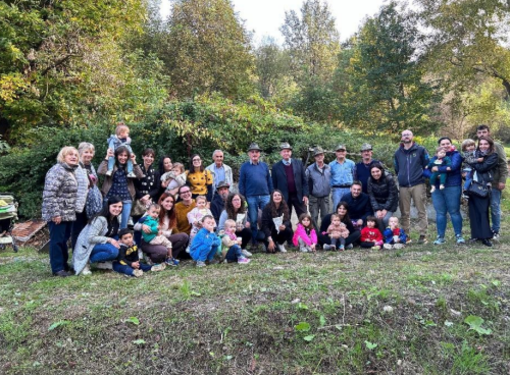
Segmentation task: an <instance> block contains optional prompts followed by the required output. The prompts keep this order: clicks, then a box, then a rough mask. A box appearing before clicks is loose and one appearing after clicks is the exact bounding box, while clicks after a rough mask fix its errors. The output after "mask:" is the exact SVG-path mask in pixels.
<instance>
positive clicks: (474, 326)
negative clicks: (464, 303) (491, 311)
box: [464, 315, 492, 336]
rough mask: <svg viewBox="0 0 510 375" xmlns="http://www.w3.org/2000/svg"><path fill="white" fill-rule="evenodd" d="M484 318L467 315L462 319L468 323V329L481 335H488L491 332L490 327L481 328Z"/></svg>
mask: <svg viewBox="0 0 510 375" xmlns="http://www.w3.org/2000/svg"><path fill="white" fill-rule="evenodd" d="M483 322H484V320H483V319H482V318H480V317H479V316H474V315H469V316H468V317H467V318H466V319H464V323H466V324H467V325H469V330H473V331H475V332H476V333H478V334H479V335H480V336H481V335H490V334H491V333H492V330H491V329H487V328H483V327H482V324H483Z"/></svg>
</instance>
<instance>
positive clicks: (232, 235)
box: [221, 219, 250, 264]
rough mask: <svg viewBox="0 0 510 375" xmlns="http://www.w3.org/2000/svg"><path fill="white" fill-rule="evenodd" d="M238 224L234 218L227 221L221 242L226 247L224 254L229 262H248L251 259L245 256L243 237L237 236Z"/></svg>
mask: <svg viewBox="0 0 510 375" xmlns="http://www.w3.org/2000/svg"><path fill="white" fill-rule="evenodd" d="M236 228H237V224H236V222H235V221H234V220H231V219H228V220H226V221H225V230H224V234H223V238H222V239H221V243H222V244H223V247H224V249H225V250H224V252H223V254H222V255H223V256H224V258H225V259H226V261H227V262H229V263H231V262H237V263H239V264H248V263H250V260H249V259H248V258H245V256H244V255H243V252H242V249H241V243H242V239H241V238H237V236H236Z"/></svg>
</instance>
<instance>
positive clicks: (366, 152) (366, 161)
mask: <svg viewBox="0 0 510 375" xmlns="http://www.w3.org/2000/svg"><path fill="white" fill-rule="evenodd" d="M372 154H373V152H372V145H371V144H370V143H363V145H361V161H360V162H359V163H356V169H355V173H354V179H355V180H358V181H360V182H361V187H362V188H363V193H365V194H366V193H367V192H368V191H367V185H368V178H369V177H370V166H371V165H372V163H374V162H378V160H375V159H372Z"/></svg>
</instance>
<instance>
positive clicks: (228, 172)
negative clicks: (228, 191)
mask: <svg viewBox="0 0 510 375" xmlns="http://www.w3.org/2000/svg"><path fill="white" fill-rule="evenodd" d="M212 158H213V160H214V163H212V164H211V165H209V166H208V167H207V168H206V169H207V170H208V171H210V172H211V173H212V175H213V178H214V182H213V194H214V193H215V192H216V190H217V189H218V185H219V184H220V182H222V181H224V182H226V183H227V184H228V185H229V186H232V185H233V184H234V178H233V176H232V168H230V167H229V166H228V165H226V164H223V151H221V150H214V152H213V155H212Z"/></svg>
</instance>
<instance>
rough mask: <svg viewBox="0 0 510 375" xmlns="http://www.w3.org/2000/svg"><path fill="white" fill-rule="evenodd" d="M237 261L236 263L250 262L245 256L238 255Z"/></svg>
mask: <svg viewBox="0 0 510 375" xmlns="http://www.w3.org/2000/svg"><path fill="white" fill-rule="evenodd" d="M237 263H238V264H248V263H250V259H248V258H245V257H240V258H238V259H237Z"/></svg>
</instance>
